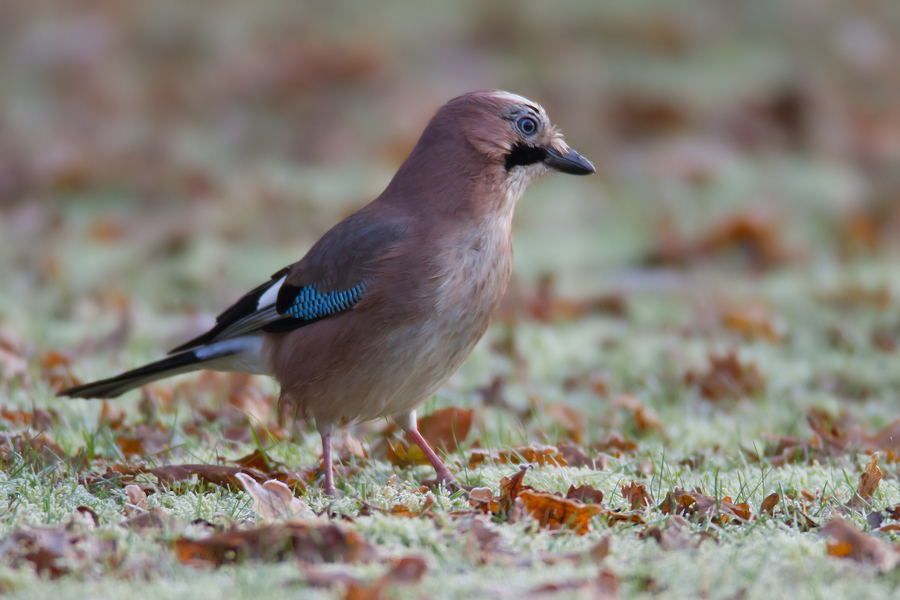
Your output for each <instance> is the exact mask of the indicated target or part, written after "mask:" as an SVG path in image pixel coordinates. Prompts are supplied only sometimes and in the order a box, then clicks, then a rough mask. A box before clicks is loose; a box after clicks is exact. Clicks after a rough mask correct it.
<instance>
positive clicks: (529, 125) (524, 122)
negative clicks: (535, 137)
mask: <svg viewBox="0 0 900 600" xmlns="http://www.w3.org/2000/svg"><path fill="white" fill-rule="evenodd" d="M516 127H518V128H519V131H521V132H522V133H524V134H525V135H531V134H533V133H534V132H535V131H537V123H535V121H534V119H532V118H531V117H522V118H521V119H519V120H518V121H516Z"/></svg>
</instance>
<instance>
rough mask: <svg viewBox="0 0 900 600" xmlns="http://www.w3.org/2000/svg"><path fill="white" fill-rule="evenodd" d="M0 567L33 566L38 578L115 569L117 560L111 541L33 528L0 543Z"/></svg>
mask: <svg viewBox="0 0 900 600" xmlns="http://www.w3.org/2000/svg"><path fill="white" fill-rule="evenodd" d="M0 556H2V557H3V560H4V563H5V564H7V565H12V566H15V565H16V564H18V563H20V562H21V561H23V560H24V561H28V562H30V563H31V564H32V565H34V570H35V572H36V573H37V574H38V575H39V576H42V577H49V578H50V579H56V578H58V577H61V576H63V575H66V574H69V573H76V572H87V571H90V570H91V569H92V568H93V567H94V566H95V565H98V564H103V565H116V564H117V563H118V562H120V560H121V556H120V551H119V548H118V544H117V543H116V541H115V540H112V539H101V538H95V537H87V536H85V535H83V534H81V533H77V532H72V531H67V530H66V529H64V528H52V527H35V528H28V529H20V530H18V531H14V532H12V533H10V534H9V535H7V536H6V537H4V538H3V540H2V541H0Z"/></svg>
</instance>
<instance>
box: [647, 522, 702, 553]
mask: <svg viewBox="0 0 900 600" xmlns="http://www.w3.org/2000/svg"><path fill="white" fill-rule="evenodd" d="M638 537H640V538H648V537H650V538H653V539H654V540H656V542H657V543H658V544H659V546H660V548H662V549H663V550H683V549H685V548H699V547H700V544H701V543H703V541H704V540H707V539H715V538H714V537H713V536H712V534H710V533H709V532H707V531H703V532H700V533H699V534H694V533H692V532H691V531H690V523H689V522H688V521H687V520H686V519H685V518H684V517H681V516H679V515H669V516H668V518H667V519H666V522H665V525H664V526H661V525H652V526H650V527H647V528H646V529H644V531H642V532H641V533H640V534H639V536H638Z"/></svg>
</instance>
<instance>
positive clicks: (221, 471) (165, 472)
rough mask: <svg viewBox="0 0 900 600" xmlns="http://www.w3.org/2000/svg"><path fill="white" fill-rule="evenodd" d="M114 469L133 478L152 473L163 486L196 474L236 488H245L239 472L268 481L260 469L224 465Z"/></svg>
mask: <svg viewBox="0 0 900 600" xmlns="http://www.w3.org/2000/svg"><path fill="white" fill-rule="evenodd" d="M113 470H114V471H116V472H117V473H121V474H122V475H124V476H126V477H132V478H133V477H135V476H136V475H143V474H150V475H153V476H155V477H156V478H157V479H158V480H159V483H160V485H161V486H169V485H171V484H173V483H175V482H176V481H184V480H186V479H190V478H191V477H192V476H194V475H196V476H197V477H198V478H199V479H201V480H202V481H205V482H207V483H212V484H215V485H221V486H223V487H231V488H234V489H242V488H243V485H242V484H241V481H240V479H238V477H237V474H238V473H243V474H245V475H248V476H250V477H251V478H253V479H255V480H256V481H257V482H259V483H262V482H264V481H266V476H265V475H263V474H262V473H260V472H258V471H254V470H253V469H247V468H244V467H228V466H224V465H166V466H162V467H154V468H147V467H144V466H136V467H130V466H126V465H116V466H114V467H113Z"/></svg>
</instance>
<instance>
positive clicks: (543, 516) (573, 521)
mask: <svg viewBox="0 0 900 600" xmlns="http://www.w3.org/2000/svg"><path fill="white" fill-rule="evenodd" d="M518 499H520V500H522V502H523V503H524V505H525V508H526V510H527V511H528V512H529V513H531V516H532V517H533V518H534V519H536V520H537V521H538V523H540V524H541V526H542V527H547V528H549V529H562V528H563V527H570V528H572V529H574V530H575V532H576V533H577V534H578V535H584V534H586V533H587V532H588V531H589V530H590V521H591V518H592V517H594V516H595V515H597V514H599V513H600V512H601V509H600V507H599V506H597V505H596V504H582V503H581V502H577V501H575V500H568V499H566V498H560V497H559V496H556V495H554V494H551V493H549V492H537V491H531V490H522V491H521V492H519V494H518Z"/></svg>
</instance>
